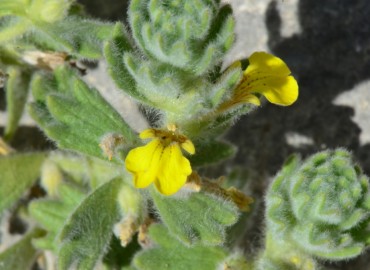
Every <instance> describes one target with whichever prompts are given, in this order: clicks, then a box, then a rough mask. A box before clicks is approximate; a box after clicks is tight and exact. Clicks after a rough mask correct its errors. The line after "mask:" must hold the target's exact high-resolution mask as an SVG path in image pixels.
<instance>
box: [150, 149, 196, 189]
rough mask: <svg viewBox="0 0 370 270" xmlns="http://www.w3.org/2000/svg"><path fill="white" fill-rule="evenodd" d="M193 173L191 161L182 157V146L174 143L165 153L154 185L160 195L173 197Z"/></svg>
mask: <svg viewBox="0 0 370 270" xmlns="http://www.w3.org/2000/svg"><path fill="white" fill-rule="evenodd" d="M191 172H192V169H191V166H190V162H189V160H188V159H187V158H185V157H184V156H183V155H182V153H181V149H180V146H179V145H178V144H177V143H173V144H170V145H169V146H167V147H166V148H165V149H164V151H163V155H162V159H161V164H160V167H159V170H158V177H157V179H156V180H155V182H154V184H155V186H156V187H157V189H158V191H159V192H160V193H162V194H164V195H172V194H174V193H176V192H177V191H178V190H179V189H180V188H181V187H182V186H183V185H184V184H185V183H186V180H187V177H188V176H189V175H190V174H191Z"/></svg>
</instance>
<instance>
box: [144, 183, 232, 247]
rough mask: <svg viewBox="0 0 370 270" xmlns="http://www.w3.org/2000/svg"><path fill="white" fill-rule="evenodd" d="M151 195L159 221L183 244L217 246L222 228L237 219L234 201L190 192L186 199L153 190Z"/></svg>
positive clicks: (223, 235) (221, 238) (221, 239)
mask: <svg viewBox="0 0 370 270" xmlns="http://www.w3.org/2000/svg"><path fill="white" fill-rule="evenodd" d="M151 195H152V198H153V201H154V204H155V206H156V208H157V209H158V213H159V215H160V216H161V218H162V221H163V223H164V224H165V225H166V226H167V227H168V229H169V231H170V232H171V233H172V234H173V235H175V236H176V237H177V238H178V239H180V240H181V241H182V242H184V243H185V244H187V245H189V244H194V243H197V242H201V243H203V244H207V245H220V244H222V243H223V242H224V241H225V230H226V228H227V227H229V226H231V225H233V224H234V223H235V222H236V221H237V220H238V216H239V212H238V210H237V208H236V206H235V204H234V203H232V202H230V201H226V200H224V199H223V198H220V197H216V196H214V195H210V194H206V193H203V192H199V193H196V192H194V193H191V194H189V195H188V197H186V198H180V197H174V196H172V197H169V196H163V195H161V194H159V192H158V191H156V190H155V189H152V190H151Z"/></svg>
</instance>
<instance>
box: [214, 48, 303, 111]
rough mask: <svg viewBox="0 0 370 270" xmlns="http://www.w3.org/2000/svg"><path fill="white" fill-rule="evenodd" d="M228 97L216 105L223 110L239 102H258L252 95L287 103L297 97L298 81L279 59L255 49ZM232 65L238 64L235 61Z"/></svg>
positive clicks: (282, 103) (282, 104)
mask: <svg viewBox="0 0 370 270" xmlns="http://www.w3.org/2000/svg"><path fill="white" fill-rule="evenodd" d="M248 60H249V65H248V67H247V69H246V70H245V71H244V74H243V78H242V80H241V82H240V83H239V85H238V86H237V87H236V89H235V91H234V93H233V96H232V98H231V99H230V100H228V101H226V102H224V103H223V104H221V105H220V107H219V110H221V111H223V110H226V109H229V108H231V107H234V106H236V105H239V104H242V103H252V104H254V105H257V106H259V105H261V102H260V100H259V98H258V96H256V94H261V95H263V96H265V97H266V99H267V100H268V101H269V102H271V103H274V104H277V105H281V106H288V105H291V104H293V103H294V102H295V101H296V100H297V98H298V84H297V81H296V80H295V79H294V77H293V76H292V75H291V72H290V70H289V68H288V66H287V65H286V64H285V63H284V61H283V60H281V59H280V58H278V57H276V56H273V55H271V54H268V53H265V52H255V53H253V54H252V55H251V56H250V57H249V59H248ZM233 65H240V62H236V63H234V64H233Z"/></svg>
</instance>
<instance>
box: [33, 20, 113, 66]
mask: <svg viewBox="0 0 370 270" xmlns="http://www.w3.org/2000/svg"><path fill="white" fill-rule="evenodd" d="M71 29H73V31H71ZM112 31H113V25H111V24H109V23H102V22H99V21H95V20H88V19H83V18H80V17H73V16H70V17H67V18H66V19H65V20H61V21H58V22H55V23H53V24H46V23H38V24H37V25H36V26H35V31H33V32H32V33H31V37H30V38H31V39H32V41H33V42H35V43H36V44H40V45H41V46H45V44H47V45H49V46H51V47H50V49H54V50H57V51H66V52H67V53H69V54H72V55H75V56H77V57H84V58H89V59H100V58H101V57H102V49H103V43H104V42H105V41H106V40H108V39H109V38H110V36H111V33H112Z"/></svg>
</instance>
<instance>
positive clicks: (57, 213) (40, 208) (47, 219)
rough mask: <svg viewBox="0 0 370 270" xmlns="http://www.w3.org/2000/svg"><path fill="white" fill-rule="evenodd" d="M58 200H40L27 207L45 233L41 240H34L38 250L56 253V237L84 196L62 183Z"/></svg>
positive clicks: (77, 189)
mask: <svg viewBox="0 0 370 270" xmlns="http://www.w3.org/2000/svg"><path fill="white" fill-rule="evenodd" d="M58 195H59V198H58V199H40V200H35V201H32V202H31V204H30V206H29V211H30V214H31V216H32V217H33V218H34V219H35V220H36V221H37V222H38V223H39V224H40V225H41V226H42V228H44V229H45V230H46V231H47V235H46V236H45V237H43V238H39V239H34V241H33V244H34V245H35V246H36V247H37V248H40V249H48V250H53V251H54V252H57V250H58V249H59V245H60V241H58V240H59V239H58V238H57V235H58V234H59V232H60V231H61V229H62V228H63V226H64V224H65V222H66V220H67V219H68V217H69V216H70V215H71V213H72V212H73V211H74V210H75V209H76V208H77V207H78V205H79V204H80V203H81V201H82V200H83V199H84V197H85V196H86V195H85V193H84V192H83V191H82V190H80V189H79V188H77V187H76V186H74V185H71V184H66V183H63V184H61V186H60V187H59V188H58Z"/></svg>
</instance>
